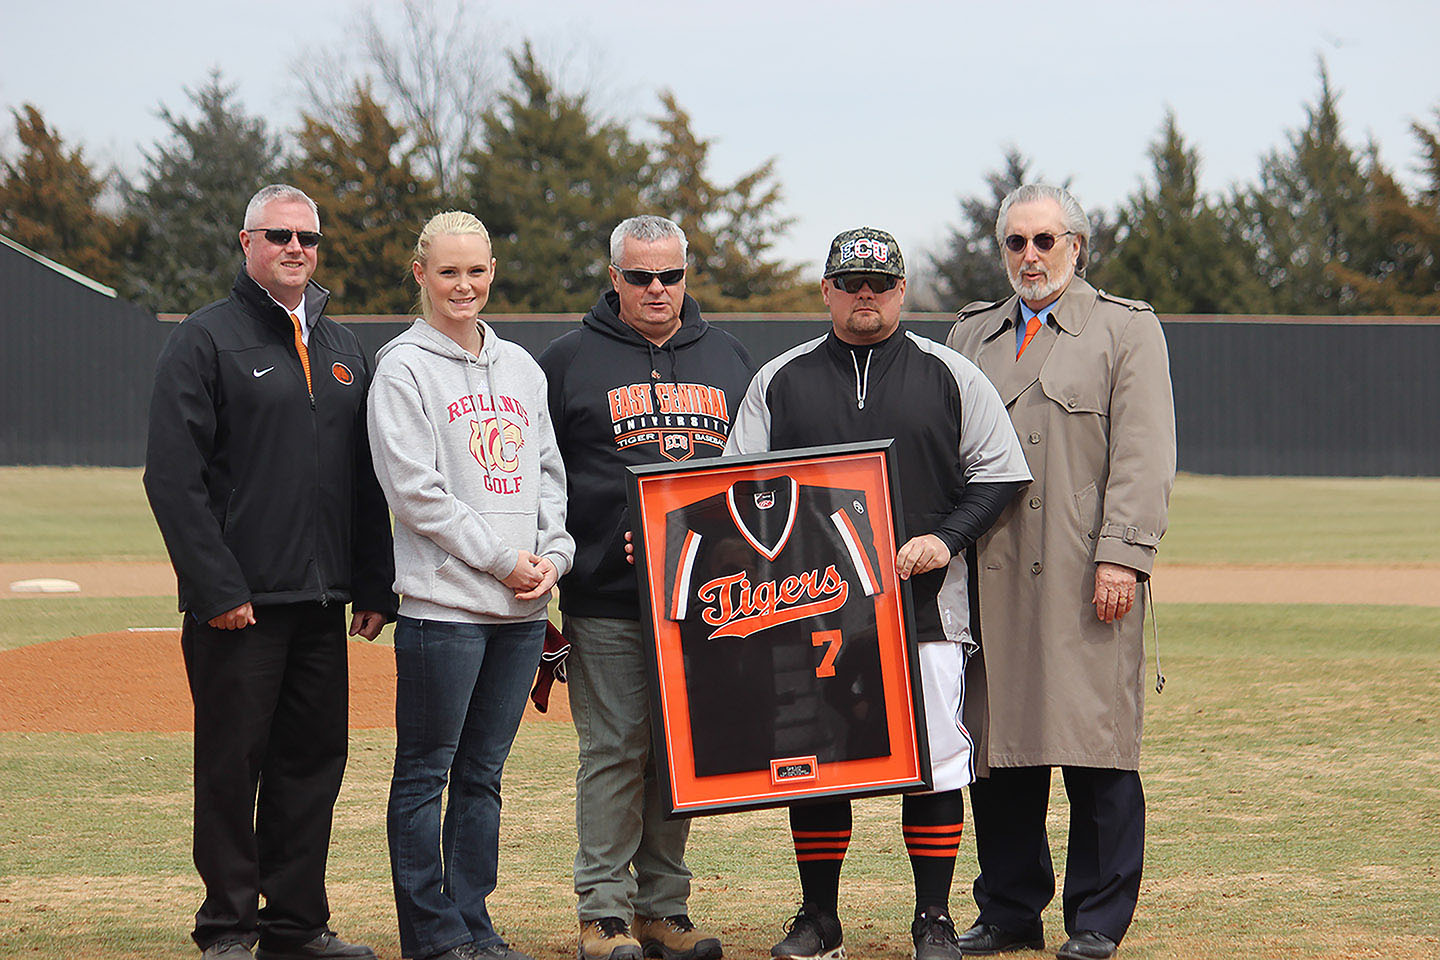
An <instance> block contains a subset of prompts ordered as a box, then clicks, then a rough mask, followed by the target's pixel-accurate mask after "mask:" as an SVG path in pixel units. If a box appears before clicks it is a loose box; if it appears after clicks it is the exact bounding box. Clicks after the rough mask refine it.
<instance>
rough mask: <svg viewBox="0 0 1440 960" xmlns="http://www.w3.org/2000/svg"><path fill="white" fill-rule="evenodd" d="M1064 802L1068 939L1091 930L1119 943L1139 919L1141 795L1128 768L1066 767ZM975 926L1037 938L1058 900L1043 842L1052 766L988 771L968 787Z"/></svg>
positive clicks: (1046, 842)
mask: <svg viewBox="0 0 1440 960" xmlns="http://www.w3.org/2000/svg"><path fill="white" fill-rule="evenodd" d="M1061 771H1062V775H1063V776H1064V778H1065V793H1066V795H1067V796H1068V797H1069V799H1070V842H1069V849H1068V852H1067V854H1066V858H1065V890H1064V893H1063V894H1062V895H1061V906H1062V908H1063V913H1064V916H1065V932H1066V933H1068V934H1072V935H1073V934H1076V933H1079V932H1081V931H1083V930H1094V931H1096V932H1098V933H1103V934H1104V935H1105V936H1107V937H1109V938H1110V939H1111V940H1114V941H1115V942H1116V943H1119V942H1120V940H1121V938H1123V937H1124V936H1125V931H1126V930H1127V929H1128V928H1129V926H1130V920H1131V918H1132V917H1134V915H1135V904H1136V903H1137V902H1138V901H1139V897H1140V873H1141V868H1142V867H1143V865H1144V861H1145V793H1144V791H1143V790H1142V788H1141V786H1140V774H1139V773H1137V772H1136V771H1134V770H1110V769H1102V768H1096V767H1062V768H1061ZM970 801H971V808H972V815H973V818H974V821H975V847H976V854H977V855H978V857H979V860H980V876H978V877H976V878H975V903H976V904H977V905H978V906H979V908H980V917H979V920H978V921H977V922H979V923H988V924H993V925H995V926H997V927H1001V928H1003V929H1005V930H1008V931H1011V932H1013V933H1022V934H1032V935H1035V936H1039V934H1040V929H1041V928H1040V913H1041V911H1042V910H1044V909H1045V907H1046V905H1047V904H1049V903H1050V901H1051V900H1052V899H1054V897H1055V870H1054V866H1053V865H1052V863H1051V860H1050V843H1049V840H1048V838H1047V837H1046V834H1045V811H1046V808H1047V807H1048V806H1049V801H1050V768H1049V767H992V768H991V770H990V776H988V777H984V778H981V779H979V780H976V781H975V782H974V783H973V784H971V786H970Z"/></svg>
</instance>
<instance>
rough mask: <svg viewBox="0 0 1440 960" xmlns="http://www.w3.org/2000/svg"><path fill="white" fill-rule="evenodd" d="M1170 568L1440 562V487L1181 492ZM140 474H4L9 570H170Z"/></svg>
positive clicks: (1193, 482)
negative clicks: (75, 566) (63, 564)
mask: <svg viewBox="0 0 1440 960" xmlns="http://www.w3.org/2000/svg"><path fill="white" fill-rule="evenodd" d="M1160 553H1161V557H1162V559H1163V560H1164V561H1165V562H1168V563H1422V562H1423V563H1437V562H1440V480H1436V479H1346V478H1339V479H1330V478H1298V479H1297V478H1284V479H1276V478H1267V477H1258V478H1251V477H1199V476H1191V475H1182V476H1181V477H1180V478H1179V479H1178V480H1177V481H1176V483H1175V493H1174V496H1173V498H1172V502H1171V510H1170V530H1169V532H1168V533H1167V534H1166V535H1165V540H1164V543H1163V544H1162V546H1161V551H1160ZM164 559H165V547H164V544H163V543H161V541H160V534H159V532H158V531H157V530H156V529H155V524H154V521H153V520H151V518H150V509H149V507H148V506H147V505H146V503H145V492H144V490H143V489H142V488H141V485H140V471H139V470H122V469H113V470H112V469H105V470H99V469H93V468H71V467H0V562H3V561H19V560H164Z"/></svg>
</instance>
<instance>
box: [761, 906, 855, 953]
mask: <svg viewBox="0 0 1440 960" xmlns="http://www.w3.org/2000/svg"><path fill="white" fill-rule="evenodd" d="M770 956H772V957H775V958H776V960H843V958H844V956H845V943H844V934H843V933H842V932H841V930H840V919H839V918H838V917H836V916H833V915H831V914H828V913H822V912H820V911H819V910H817V909H816V908H815V907H812V906H811V905H810V904H808V903H807V904H805V905H803V906H802V907H801V908H800V912H799V913H797V914H795V916H794V917H792V918H791V919H790V920H789V922H787V923H786V924H785V939H784V940H781V941H780V942H779V943H777V944H775V946H773V947H771V948H770Z"/></svg>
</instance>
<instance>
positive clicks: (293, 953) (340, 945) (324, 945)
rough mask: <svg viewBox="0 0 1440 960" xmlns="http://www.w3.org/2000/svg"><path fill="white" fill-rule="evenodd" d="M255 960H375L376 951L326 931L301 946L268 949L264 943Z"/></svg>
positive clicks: (256, 952)
mask: <svg viewBox="0 0 1440 960" xmlns="http://www.w3.org/2000/svg"><path fill="white" fill-rule="evenodd" d="M255 960H375V951H374V950H371V949H370V948H369V947H367V946H365V945H364V944H363V943H346V942H345V941H344V940H341V939H340V938H339V937H337V936H335V934H333V933H331V932H330V931H329V930H326V931H325V932H324V933H322V934H320V936H318V937H316V938H315V939H314V940H307V941H305V942H304V943H300V944H293V945H290V946H280V947H267V946H266V945H265V944H263V943H262V944H260V949H259V950H256V951H255Z"/></svg>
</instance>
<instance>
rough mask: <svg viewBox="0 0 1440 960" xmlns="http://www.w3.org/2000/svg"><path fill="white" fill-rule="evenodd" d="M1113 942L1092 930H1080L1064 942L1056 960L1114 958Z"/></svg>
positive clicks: (1103, 959) (1107, 959)
mask: <svg viewBox="0 0 1440 960" xmlns="http://www.w3.org/2000/svg"><path fill="white" fill-rule="evenodd" d="M1115 946H1116V944H1115V941H1114V940H1111V939H1110V938H1109V937H1107V936H1105V934H1103V933H1096V932H1095V931H1094V930H1081V931H1080V932H1079V933H1077V934H1075V936H1073V937H1071V938H1070V939H1069V940H1066V941H1065V945H1064V946H1063V947H1061V948H1060V950H1059V952H1057V953H1056V954H1055V958H1056V960H1109V958H1110V957H1113V956H1115Z"/></svg>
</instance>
